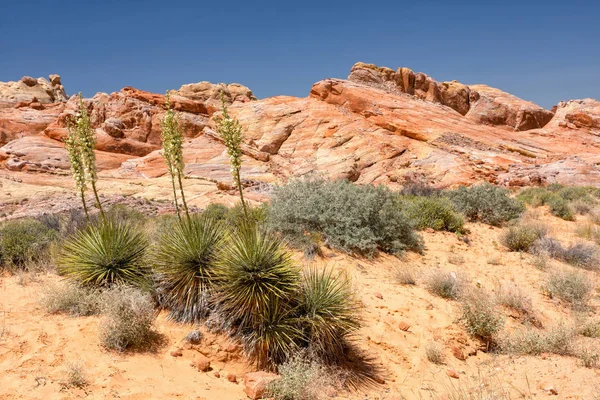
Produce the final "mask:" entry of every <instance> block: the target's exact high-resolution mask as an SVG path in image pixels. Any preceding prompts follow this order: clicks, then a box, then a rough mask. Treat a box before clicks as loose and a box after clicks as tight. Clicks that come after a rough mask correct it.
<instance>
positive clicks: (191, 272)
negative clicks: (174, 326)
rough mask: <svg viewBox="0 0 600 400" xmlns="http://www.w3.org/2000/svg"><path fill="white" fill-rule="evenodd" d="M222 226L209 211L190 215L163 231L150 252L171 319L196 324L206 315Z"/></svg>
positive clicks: (221, 243)
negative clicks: (151, 252) (170, 228)
mask: <svg viewBox="0 0 600 400" xmlns="http://www.w3.org/2000/svg"><path fill="white" fill-rule="evenodd" d="M224 238H225V228H224V227H223V225H222V224H221V222H219V221H217V220H215V219H213V217H211V215H210V214H206V213H204V214H202V215H192V216H191V217H190V220H189V221H188V220H187V219H185V218H184V219H183V220H182V221H181V222H178V223H176V224H175V225H174V226H173V229H172V230H170V231H169V232H165V233H164V234H163V235H162V236H161V237H160V239H159V240H158V243H157V244H156V247H155V250H154V252H153V256H154V257H153V265H154V268H155V271H156V272H157V274H158V276H157V280H158V292H159V297H160V298H161V301H162V302H163V305H164V306H165V307H166V308H168V309H169V310H170V316H171V318H173V319H175V320H177V321H180V322H191V323H197V322H199V321H200V320H201V319H202V318H204V317H206V316H207V315H208V300H209V297H210V295H211V291H212V288H213V280H214V268H215V264H216V262H217V259H218V252H219V251H220V249H221V247H222V246H223V243H224Z"/></svg>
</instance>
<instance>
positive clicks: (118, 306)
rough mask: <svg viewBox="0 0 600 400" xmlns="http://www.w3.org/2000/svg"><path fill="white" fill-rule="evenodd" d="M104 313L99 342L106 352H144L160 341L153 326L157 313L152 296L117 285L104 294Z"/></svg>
mask: <svg viewBox="0 0 600 400" xmlns="http://www.w3.org/2000/svg"><path fill="white" fill-rule="evenodd" d="M102 313H103V315H104V317H103V318H102V320H101V323H100V341H101V343H102V345H103V346H104V347H106V348H107V349H111V350H117V351H125V350H127V349H132V350H145V349H152V348H153V347H154V346H155V345H156V344H157V343H159V342H160V335H159V334H158V333H157V332H156V331H155V330H154V326H153V325H154V319H155V318H156V311H155V310H154V302H153V300H152V298H151V297H150V295H149V294H146V293H143V292H141V291H140V290H139V289H136V288H133V287H126V286H115V287H113V288H111V289H109V290H107V291H105V292H104V293H103V295H102Z"/></svg>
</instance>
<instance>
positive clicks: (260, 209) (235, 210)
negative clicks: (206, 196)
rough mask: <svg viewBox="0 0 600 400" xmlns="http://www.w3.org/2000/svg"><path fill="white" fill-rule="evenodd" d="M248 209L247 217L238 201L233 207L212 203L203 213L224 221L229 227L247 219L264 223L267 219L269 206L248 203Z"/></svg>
mask: <svg viewBox="0 0 600 400" xmlns="http://www.w3.org/2000/svg"><path fill="white" fill-rule="evenodd" d="M246 211H247V213H248V217H247V218H246V215H245V213H244V207H242V204H241V203H238V204H236V205H235V206H233V207H227V206H225V205H223V204H216V203H212V204H209V205H208V206H207V207H206V209H205V210H204V212H203V213H202V214H204V215H207V216H210V217H211V218H213V219H215V220H218V221H222V222H223V223H224V225H226V226H228V227H236V226H238V225H240V223H243V222H245V221H246V219H249V220H251V221H253V222H256V223H262V222H264V221H265V220H266V219H267V213H268V208H267V207H266V206H265V205H260V206H255V207H252V206H249V205H248V204H246Z"/></svg>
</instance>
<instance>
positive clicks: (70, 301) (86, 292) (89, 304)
mask: <svg viewBox="0 0 600 400" xmlns="http://www.w3.org/2000/svg"><path fill="white" fill-rule="evenodd" d="M100 295H101V294H100V292H99V291H98V290H95V289H90V288H83V287H80V286H77V285H74V284H68V283H67V284H56V285H53V286H50V287H48V288H47V289H46V290H45V292H44V293H43V294H42V298H41V303H42V305H43V306H44V309H45V310H46V312H48V313H50V314H68V315H73V316H77V317H79V316H87V315H95V314H98V313H99V312H100Z"/></svg>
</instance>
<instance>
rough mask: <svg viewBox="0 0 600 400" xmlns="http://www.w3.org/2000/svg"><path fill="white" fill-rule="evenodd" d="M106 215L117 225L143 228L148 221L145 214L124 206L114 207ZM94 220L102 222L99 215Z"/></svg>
mask: <svg viewBox="0 0 600 400" xmlns="http://www.w3.org/2000/svg"><path fill="white" fill-rule="evenodd" d="M105 215H106V218H108V219H109V220H111V221H113V222H115V223H117V224H135V225H140V226H142V225H144V223H145V222H146V221H147V219H148V218H147V217H146V215H145V214H144V213H142V212H140V211H138V210H136V209H135V208H132V207H128V206H126V205H124V204H115V205H113V206H112V207H110V208H109V209H108V210H107V211H106V212H105ZM92 219H95V220H96V221H98V222H100V220H99V215H95V218H92Z"/></svg>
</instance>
